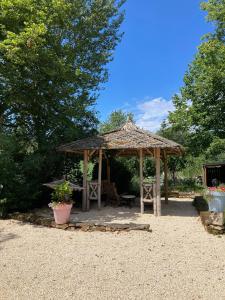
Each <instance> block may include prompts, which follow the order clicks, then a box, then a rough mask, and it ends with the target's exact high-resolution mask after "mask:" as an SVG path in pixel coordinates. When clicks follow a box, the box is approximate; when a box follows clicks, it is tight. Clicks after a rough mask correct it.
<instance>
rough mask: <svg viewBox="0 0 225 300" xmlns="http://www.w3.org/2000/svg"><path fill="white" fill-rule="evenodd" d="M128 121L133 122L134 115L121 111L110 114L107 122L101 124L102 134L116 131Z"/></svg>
mask: <svg viewBox="0 0 225 300" xmlns="http://www.w3.org/2000/svg"><path fill="white" fill-rule="evenodd" d="M128 119H131V120H133V114H132V113H126V112H123V111H122V110H121V109H120V110H115V111H114V112H112V113H111V114H110V116H109V117H108V119H107V120H106V121H105V122H103V123H101V124H100V128H99V131H100V132H101V133H105V132H107V131H111V130H115V129H117V128H119V127H121V126H122V125H124V123H125V122H126V121H127V120H128Z"/></svg>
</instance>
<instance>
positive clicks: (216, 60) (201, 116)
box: [160, 0, 225, 178]
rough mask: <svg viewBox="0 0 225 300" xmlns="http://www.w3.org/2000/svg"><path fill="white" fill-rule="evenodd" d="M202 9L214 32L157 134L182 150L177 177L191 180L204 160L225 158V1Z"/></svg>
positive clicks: (216, 0)
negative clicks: (171, 140)
mask: <svg viewBox="0 0 225 300" xmlns="http://www.w3.org/2000/svg"><path fill="white" fill-rule="evenodd" d="M201 7H202V9H203V10H205V11H206V12H207V13H208V16H207V20H208V21H210V22H213V24H214V28H215V30H214V32H212V33H210V34H208V35H205V36H204V40H203V42H202V44H201V45H200V46H199V48H198V52H197V54H196V56H195V58H194V60H193V62H192V63H191V64H190V65H189V68H188V71H187V72H186V74H185V76H184V86H183V87H182V88H181V89H180V93H179V95H175V96H174V97H173V103H174V106H175V110H174V111H173V112H170V114H169V117H168V119H167V120H166V121H165V122H164V123H163V124H162V127H161V130H160V132H161V134H162V135H164V136H165V137H167V138H170V139H173V140H175V141H177V142H178V143H181V144H182V145H183V146H185V149H186V157H185V158H184V161H183V167H184V170H183V171H182V172H180V174H181V175H182V176H188V177H190V178H193V177H195V176H198V175H200V174H201V172H202V163H204V162H205V161H206V160H208V161H218V160H223V159H224V158H225V155H224V150H225V148H224V139H225V127H224V124H225V114H224V112H225V99H224V95H225V64H224V62H225V43H224V41H225V13H224V12H225V1H224V0H209V1H207V2H203V3H202V4H201ZM172 165H173V163H172ZM170 168H171V165H170ZM181 169H182V168H181Z"/></svg>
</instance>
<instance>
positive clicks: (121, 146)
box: [58, 120, 184, 156]
mask: <svg viewBox="0 0 225 300" xmlns="http://www.w3.org/2000/svg"><path fill="white" fill-rule="evenodd" d="M156 148H160V149H162V150H165V152H166V154H168V155H170V154H171V155H181V154H182V153H183V152H184V150H183V147H182V146H181V145H179V144H177V143H175V142H173V141H171V140H168V139H166V138H163V137H161V136H159V135H156V134H153V133H151V132H149V131H146V130H143V129H141V128H139V127H138V126H136V125H135V124H134V123H133V122H132V121H131V120H128V121H127V122H126V123H125V124H124V125H123V126H122V127H121V128H118V129H116V130H113V131H110V132H107V133H104V134H101V135H96V136H93V137H88V138H85V139H80V140H76V141H74V142H71V143H68V144H64V145H61V146H60V147H58V151H62V152H72V153H83V151H84V150H98V149H103V150H115V151H116V152H117V153H118V154H119V155H120V156H129V155H138V153H139V152H138V151H139V150H140V149H143V151H144V155H153V151H154V149H156Z"/></svg>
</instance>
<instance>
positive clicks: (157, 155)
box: [154, 148, 161, 216]
mask: <svg viewBox="0 0 225 300" xmlns="http://www.w3.org/2000/svg"><path fill="white" fill-rule="evenodd" d="M155 168H156V212H154V214H155V215H156V216H161V192H160V148H156V149H155Z"/></svg>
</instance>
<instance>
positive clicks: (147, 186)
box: [140, 182, 156, 213]
mask: <svg viewBox="0 0 225 300" xmlns="http://www.w3.org/2000/svg"><path fill="white" fill-rule="evenodd" d="M141 188H142V193H141V195H142V197H141V199H140V200H141V208H142V209H143V211H142V213H143V212H144V204H145V203H153V204H155V199H156V185H155V183H144V182H143V183H142V186H141Z"/></svg>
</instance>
